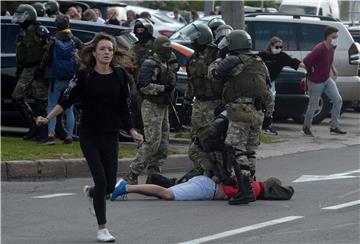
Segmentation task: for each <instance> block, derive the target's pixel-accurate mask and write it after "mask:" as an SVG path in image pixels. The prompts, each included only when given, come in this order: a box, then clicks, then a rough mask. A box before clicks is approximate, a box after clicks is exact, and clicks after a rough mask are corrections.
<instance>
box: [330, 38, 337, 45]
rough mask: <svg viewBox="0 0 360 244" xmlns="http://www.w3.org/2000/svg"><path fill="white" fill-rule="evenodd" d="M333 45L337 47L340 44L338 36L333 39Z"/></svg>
mask: <svg viewBox="0 0 360 244" xmlns="http://www.w3.org/2000/svg"><path fill="white" fill-rule="evenodd" d="M331 45H333V46H334V47H336V46H337V45H338V38H334V39H331Z"/></svg>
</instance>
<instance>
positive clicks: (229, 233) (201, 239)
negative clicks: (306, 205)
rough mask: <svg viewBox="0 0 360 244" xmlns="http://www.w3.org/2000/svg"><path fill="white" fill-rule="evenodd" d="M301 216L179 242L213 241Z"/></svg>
mask: <svg viewBox="0 0 360 244" xmlns="http://www.w3.org/2000/svg"><path fill="white" fill-rule="evenodd" d="M301 218H304V216H288V217H284V218H279V219H274V220H270V221H267V222H263V223H259V224H254V225H249V226H246V227H242V228H238V229H234V230H229V231H225V232H221V233H218V234H215V235H211V236H205V237H201V238H198V239H194V240H191V241H186V242H181V243H179V244H200V243H204V242H209V241H213V240H217V239H221V238H225V237H229V236H233V235H238V234H241V233H244V232H248V231H252V230H257V229H261V228H265V227H268V226H272V225H277V224H281V223H285V222H290V221H293V220H296V219H301Z"/></svg>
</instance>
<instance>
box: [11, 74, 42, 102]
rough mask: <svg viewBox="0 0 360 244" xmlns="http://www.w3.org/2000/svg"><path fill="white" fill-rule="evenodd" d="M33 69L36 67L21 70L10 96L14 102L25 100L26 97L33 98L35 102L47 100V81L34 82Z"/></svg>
mask: <svg viewBox="0 0 360 244" xmlns="http://www.w3.org/2000/svg"><path fill="white" fill-rule="evenodd" d="M35 69H36V67H32V68H24V69H23V71H22V73H21V75H20V78H19V80H18V82H17V83H16V86H15V89H14V91H13V94H12V98H13V99H14V100H15V101H21V100H25V99H26V98H27V97H33V98H34V99H36V100H43V101H46V100H47V96H48V87H49V85H48V81H47V80H46V79H41V80H34V71H35Z"/></svg>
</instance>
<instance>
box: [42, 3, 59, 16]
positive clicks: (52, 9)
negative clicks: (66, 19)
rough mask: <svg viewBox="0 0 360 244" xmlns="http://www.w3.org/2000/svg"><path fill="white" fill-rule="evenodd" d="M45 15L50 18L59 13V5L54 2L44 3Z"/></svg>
mask: <svg viewBox="0 0 360 244" xmlns="http://www.w3.org/2000/svg"><path fill="white" fill-rule="evenodd" d="M45 9H46V13H47V14H48V15H49V16H50V15H53V14H57V13H58V12H59V3H58V2H57V1H55V0H49V1H47V2H46V3H45Z"/></svg>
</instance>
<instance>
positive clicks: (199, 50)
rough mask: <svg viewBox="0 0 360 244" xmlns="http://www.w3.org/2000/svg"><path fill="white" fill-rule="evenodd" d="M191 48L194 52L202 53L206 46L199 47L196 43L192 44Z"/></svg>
mask: <svg viewBox="0 0 360 244" xmlns="http://www.w3.org/2000/svg"><path fill="white" fill-rule="evenodd" d="M191 46H192V48H193V49H194V51H195V52H202V51H204V49H205V48H206V46H204V45H199V44H198V43H197V42H192V43H191Z"/></svg>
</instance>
